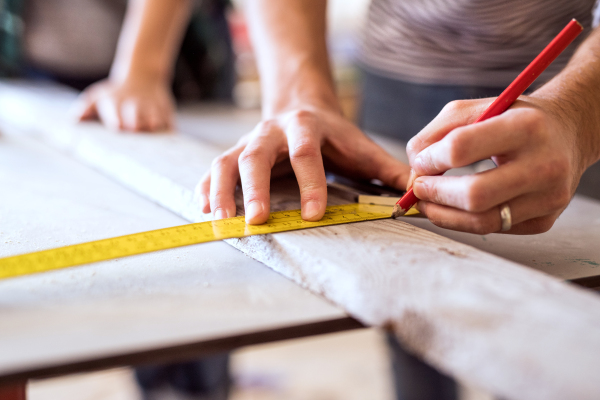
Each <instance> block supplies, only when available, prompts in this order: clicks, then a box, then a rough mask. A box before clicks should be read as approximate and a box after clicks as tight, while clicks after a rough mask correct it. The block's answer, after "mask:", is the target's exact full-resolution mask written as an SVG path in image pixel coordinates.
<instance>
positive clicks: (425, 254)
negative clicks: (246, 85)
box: [30, 108, 600, 400]
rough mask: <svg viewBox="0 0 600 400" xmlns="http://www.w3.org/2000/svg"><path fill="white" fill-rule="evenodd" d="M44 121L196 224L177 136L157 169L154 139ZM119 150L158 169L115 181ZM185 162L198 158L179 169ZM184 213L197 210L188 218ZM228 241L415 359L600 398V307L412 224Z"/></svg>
mask: <svg viewBox="0 0 600 400" xmlns="http://www.w3.org/2000/svg"><path fill="white" fill-rule="evenodd" d="M30 109H31V108H30ZM40 114H41V115H43V114H44V113H43V112H40ZM40 118H41V119H43V117H40ZM49 119H50V120H52V121H56V124H57V125H60V126H61V129H71V131H72V132H73V133H72V137H73V138H77V140H78V141H79V142H84V141H87V142H89V143H90V144H91V143H93V146H94V147H95V148H101V149H102V148H104V149H107V150H106V151H105V152H104V153H102V154H104V156H106V157H107V158H106V159H104V160H103V159H102V158H97V159H95V160H93V161H91V163H92V164H93V165H94V166H96V167H97V168H103V169H104V170H105V171H111V172H110V173H111V174H114V176H116V177H117V178H118V179H121V180H122V181H124V182H133V183H131V184H132V186H135V189H136V190H140V191H141V192H142V193H144V194H145V195H148V196H150V197H152V196H159V195H160V196H159V197H160V200H157V201H160V202H161V204H163V205H165V206H167V207H169V208H170V209H172V210H174V211H176V212H178V213H180V214H181V215H186V218H188V219H191V220H193V218H196V217H199V215H198V213H197V210H195V209H194V207H196V206H195V204H194V202H193V201H190V200H189V198H190V197H191V192H192V189H193V185H192V184H191V181H192V180H193V179H192V178H191V176H195V177H197V176H199V173H200V172H201V171H199V169H201V168H199V167H198V168H197V169H196V168H195V167H194V166H197V165H198V164H196V163H197V161H196V160H195V159H194V158H193V154H190V153H186V150H185V149H186V148H188V147H189V146H194V142H193V141H190V140H187V139H186V138H184V137H181V136H176V137H174V139H173V141H174V142H177V144H176V145H175V144H173V146H172V147H170V148H169V151H166V152H163V150H164V149H160V148H155V149H154V155H155V156H156V155H160V159H161V162H165V160H168V161H167V163H168V165H166V166H155V165H154V164H153V163H152V162H150V160H151V159H150V158H148V157H149V155H150V154H151V153H152V151H151V149H152V146H157V143H159V142H158V141H155V139H148V137H142V136H136V137H135V139H133V140H132V139H130V137H129V136H110V135H109V134H107V133H103V132H102V130H101V129H96V131H97V133H98V134H97V135H89V134H88V133H86V132H84V131H85V130H87V129H88V128H87V127H78V128H73V127H71V128H69V127H68V126H67V125H65V124H62V125H61V124H60V121H57V118H56V117H55V116H53V117H52V118H49ZM47 124H48V123H46V125H47ZM37 129H38V130H39V132H41V133H42V134H43V135H45V136H50V137H51V136H53V135H56V133H52V132H50V131H51V130H50V129H47V128H46V127H43V126H40V127H38V128H37ZM134 141H135V143H137V146H142V147H143V146H147V147H146V149H147V151H144V152H142V155H141V156H140V154H139V153H137V152H136V151H135V149H134V148H133V147H131V146H132V145H131V143H133V142H134ZM148 143H154V144H148ZM178 147H179V148H180V153H178V152H177V148H178ZM69 148H70V149H71V151H73V153H74V154H75V155H76V156H77V157H80V158H82V159H85V158H86V157H87V156H85V152H81V151H80V150H78V148H81V146H79V145H77V146H76V145H73V146H71V147H69ZM95 151H99V150H95ZM170 152H174V154H170ZM113 153H118V154H119V155H120V156H121V157H122V158H123V159H124V160H127V161H128V162H135V163H136V164H137V165H138V166H139V167H140V168H143V169H145V170H146V171H151V172H152V173H146V175H145V176H147V177H148V180H147V181H146V182H144V183H143V184H141V183H139V182H137V181H136V180H135V179H129V180H123V178H121V177H119V174H123V173H124V172H123V171H115V170H112V169H111V168H112V167H110V166H108V164H109V163H110V162H111V160H112V158H111V157H113V156H114V155H113ZM146 153H147V154H146ZM98 154H101V153H98ZM144 154H145V155H144ZM181 154H183V155H184V156H185V157H192V158H190V159H188V160H187V161H185V160H184V161H181V160H182V156H181ZM203 154H205V155H207V153H206V152H205V153H203ZM144 157H147V158H146V159H145V160H144V159H143V158H144ZM178 159H179V161H178ZM205 165H206V164H205ZM184 176H185V178H183V177H184ZM152 177H156V179H157V180H164V181H168V182H169V185H166V186H165V190H168V191H170V197H169V196H166V195H165V194H156V193H154V192H153V189H151V187H152V186H153V185H154V184H155V183H154V182H153V181H152V180H151V179H152ZM160 182H162V181H160ZM160 182H157V183H156V184H159V183H160ZM272 188H273V194H272V199H273V204H272V206H273V208H274V209H282V208H285V209H290V208H297V207H298V193H297V186H294V184H293V183H290V182H275V183H274V184H273V186H272ZM183 198H185V199H186V200H185V201H181V199H183ZM169 199H171V200H172V202H173V203H172V204H169V201H171V200H169ZM331 200H332V201H333V202H335V199H334V198H332V199H331ZM186 205H189V207H191V208H192V209H191V210H188V209H185V207H186ZM519 240H521V241H523V240H524V239H519ZM229 243H231V244H232V245H234V246H235V247H237V248H239V249H240V250H242V251H244V252H245V253H246V254H248V255H250V256H252V257H253V258H255V259H257V260H259V261H262V262H263V263H265V264H266V265H268V266H269V267H271V268H273V269H274V270H276V271H279V272H280V273H282V274H283V275H285V276H287V277H289V278H291V279H293V280H294V281H296V282H298V283H299V284H301V285H303V286H304V287H307V288H309V289H310V290H312V291H313V292H315V293H320V294H322V295H324V296H325V297H326V298H328V299H329V300H331V301H333V302H334V303H336V304H339V305H341V306H342V307H344V308H345V309H346V310H347V311H348V312H349V313H350V314H351V315H353V316H354V317H355V318H356V319H358V320H360V321H361V322H363V323H365V324H366V325H372V326H381V327H386V328H388V329H392V330H393V331H394V332H395V333H396V335H397V336H398V338H399V339H400V340H401V341H402V343H404V344H405V345H406V346H407V347H408V348H409V349H410V350H412V351H413V352H415V353H416V354H418V355H419V356H421V357H423V358H425V359H426V360H427V361H428V362H429V363H431V364H432V365H435V366H437V367H438V368H440V369H441V370H443V371H445V372H447V373H449V374H451V375H452V376H454V377H456V378H458V379H461V380H464V381H466V382H469V383H470V384H472V385H473V386H477V387H480V388H483V389H485V390H488V391H490V392H492V393H494V394H496V395H500V396H505V397H508V398H512V399H546V400H547V399H550V400H553V399H565V398H577V399H596V398H600V385H598V384H597V371H598V370H600V358H598V357H597V356H596V354H597V353H598V352H599V351H600V299H599V298H598V297H597V296H596V295H594V294H592V293H590V292H587V291H583V290H579V289H577V288H575V287H574V286H572V285H568V284H565V283H562V282H560V280H559V279H556V278H553V277H550V276H548V275H545V274H542V273H539V272H537V271H534V270H532V269H529V268H525V267H523V266H521V265H518V264H515V263H512V262H509V261H506V260H504V259H501V258H499V257H496V256H493V255H490V254H487V253H484V252H482V251H479V250H477V249H475V248H473V247H470V246H467V245H464V244H460V243H457V242H454V241H452V240H450V239H447V238H444V237H441V236H439V235H436V234H435V233H432V232H429V231H427V230H423V229H419V228H417V227H415V226H414V225H412V224H409V223H407V222H406V220H403V221H391V220H388V221H379V222H364V223H357V224H352V225H346V226H336V227H326V228H319V229H313V230H309V231H298V232H288V233H282V234H277V235H265V236H260V237H258V236H257V237H251V238H244V239H239V240H236V239H234V240H231V241H229ZM529 250H530V251H531V247H530V248H529ZM532 255H533V256H535V257H537V256H538V255H537V254H532ZM540 256H543V255H540Z"/></svg>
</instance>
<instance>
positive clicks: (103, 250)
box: [0, 204, 418, 279]
mask: <svg viewBox="0 0 600 400" xmlns="http://www.w3.org/2000/svg"><path fill="white" fill-rule="evenodd" d="M392 208H393V207H389V206H377V205H371V204H345V205H341V206H331V207H327V211H326V212H325V216H324V217H323V218H322V219H321V220H320V221H317V222H309V221H304V220H303V219H302V217H301V216H300V210H293V211H277V212H274V213H271V215H270V216H269V219H268V220H267V222H266V223H264V224H262V225H246V223H245V220H244V217H235V218H228V219H222V220H218V221H208V222H200V223H196V224H188V225H181V226H174V227H172V228H164V229H158V230H155V231H148V232H141V233H134V234H132V235H125V236H118V237H114V238H110V239H103V240H96V241H93V242H87V243H81V244H75V245H71V246H65V247H58V248H55V249H50V250H42V251H37V252H35V253H28V254H22V255H18V256H12V257H6V258H0V279H4V278H12V277H16V276H20V275H27V274H34V273H38V272H45V271H51V270H54V269H59V268H66V267H73V266H76V265H82V264H89V263H93V262H97V261H106V260H111V259H115V258H121V257H127V256H133V255H136V254H143V253H149V252H152V251H158V250H166V249H172V248H174V247H181V246H188V245H191V244H198V243H206V242H213V241H216V240H222V239H231V238H241V237H245V236H251V235H262V234H266V233H277V232H286V231H293V230H298V229H306V228H314V227H319V226H328V225H338V224H345V223H348V222H359V221H370V220H376V219H384V218H390V216H391V214H392ZM410 214H418V211H416V210H411V212H409V213H408V214H407V215H410Z"/></svg>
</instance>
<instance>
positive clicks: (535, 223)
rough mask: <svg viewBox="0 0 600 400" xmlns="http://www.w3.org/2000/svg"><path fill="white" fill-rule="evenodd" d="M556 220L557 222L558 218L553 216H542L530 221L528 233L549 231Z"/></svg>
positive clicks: (535, 233)
mask: <svg viewBox="0 0 600 400" xmlns="http://www.w3.org/2000/svg"><path fill="white" fill-rule="evenodd" d="M554 222H556V220H555V219H554V218H552V217H542V218H536V219H534V220H531V221H528V224H527V225H528V227H527V228H528V229H527V234H529V235H537V234H540V233H544V232H548V231H549V230H550V229H551V228H552V227H553V226H554Z"/></svg>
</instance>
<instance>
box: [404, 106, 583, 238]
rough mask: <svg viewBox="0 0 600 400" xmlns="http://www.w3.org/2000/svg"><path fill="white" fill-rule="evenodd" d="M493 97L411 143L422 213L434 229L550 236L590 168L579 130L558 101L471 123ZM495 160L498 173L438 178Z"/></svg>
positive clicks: (458, 111) (445, 117) (458, 109)
mask: <svg viewBox="0 0 600 400" xmlns="http://www.w3.org/2000/svg"><path fill="white" fill-rule="evenodd" d="M491 102H492V99H482V100H464V101H456V102H452V103H449V104H448V105H447V106H446V107H445V108H444V109H443V110H442V112H441V113H440V114H439V115H438V116H437V117H436V118H435V119H434V120H433V121H432V122H431V123H430V124H429V125H427V127H425V128H424V129H423V130H422V131H421V132H420V133H419V134H418V135H417V136H415V137H414V138H413V139H412V140H411V141H410V142H409V143H408V148H407V151H408V156H409V159H410V164H411V167H412V169H413V171H414V174H415V176H416V179H415V180H414V186H413V189H414V193H415V195H416V196H417V197H418V198H419V199H420V201H419V203H418V208H419V210H420V211H421V212H423V213H424V214H425V215H427V217H428V218H429V219H430V220H431V221H432V222H433V223H434V224H436V225H438V226H441V227H444V228H448V229H454V230H459V231H465V232H472V233H478V234H487V233H491V232H498V231H500V228H501V226H502V223H501V219H500V207H501V206H502V205H503V204H505V203H508V205H509V207H510V211H511V215H512V228H511V229H510V230H509V231H508V232H507V233H513V234H534V233H541V232H545V231H547V230H549V229H550V228H551V227H552V225H553V224H554V222H555V220H556V219H557V218H558V216H559V215H560V214H561V212H562V211H563V210H564V209H565V208H566V207H567V205H568V204H569V202H570V200H571V198H572V196H573V194H574V192H575V189H576V187H577V184H578V182H579V179H580V177H581V174H582V173H583V171H584V170H585V168H586V167H587V165H584V163H583V162H582V157H580V154H581V149H579V148H578V145H577V140H576V138H577V129H578V127H577V124H576V123H575V122H574V121H573V120H572V118H571V116H570V113H569V112H568V111H567V110H565V109H562V108H561V107H560V106H559V104H558V103H557V102H554V101H550V100H548V99H542V98H535V97H522V98H521V100H518V101H517V102H515V104H514V105H513V106H512V107H511V108H510V109H509V110H507V111H506V112H505V113H504V114H502V115H499V116H497V117H494V118H491V119H489V120H486V121H483V122H479V123H477V124H473V125H470V124H471V123H472V122H473V121H474V120H475V119H476V118H477V117H478V116H479V115H480V114H481V113H482V112H483V111H484V110H485V108H486V107H487V106H488V105H489V104H490V103H491ZM487 158H492V159H493V160H494V162H495V163H496V165H498V168H494V169H491V170H488V171H485V172H481V173H477V174H474V175H467V176H458V177H456V176H434V175H438V174H442V173H444V172H445V171H447V170H449V169H451V168H458V167H464V166H467V165H470V164H472V163H474V162H477V161H480V160H483V159H487Z"/></svg>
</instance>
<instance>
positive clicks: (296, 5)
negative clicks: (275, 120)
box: [246, 0, 340, 118]
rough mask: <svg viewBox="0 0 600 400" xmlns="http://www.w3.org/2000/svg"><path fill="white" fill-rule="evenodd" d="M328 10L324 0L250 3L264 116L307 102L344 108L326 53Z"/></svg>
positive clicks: (252, 33)
mask: <svg viewBox="0 0 600 400" xmlns="http://www.w3.org/2000/svg"><path fill="white" fill-rule="evenodd" d="M326 8H327V2H326V1H324V0H286V1H272V0H250V1H248V2H247V4H246V11H247V16H248V22H249V26H250V32H251V35H252V39H253V44H254V48H255V51H256V56H257V60H258V67H259V70H260V75H261V87H262V95H263V116H264V117H265V118H270V117H272V116H273V115H275V114H277V113H280V112H284V111H288V110H291V109H294V108H298V107H305V106H315V107H323V108H327V109H334V110H336V111H339V110H340V107H339V103H338V100H337V97H336V95H335V89H334V84H333V79H332V76H331V69H330V65H329V57H328V54H327V45H326Z"/></svg>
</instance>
